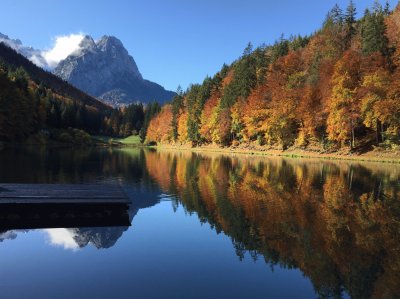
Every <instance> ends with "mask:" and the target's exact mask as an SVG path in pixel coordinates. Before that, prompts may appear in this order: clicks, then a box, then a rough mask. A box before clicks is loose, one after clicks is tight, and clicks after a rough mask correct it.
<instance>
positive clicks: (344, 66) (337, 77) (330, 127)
mask: <svg viewBox="0 0 400 299" xmlns="http://www.w3.org/2000/svg"><path fill="white" fill-rule="evenodd" d="M359 72H360V59H359V56H358V55H357V53H355V52H352V51H348V52H346V53H345V55H344V56H343V58H342V59H341V60H339V61H338V63H337V64H336V66H335V73H334V75H333V79H332V83H333V88H332V95H331V98H330V101H329V105H328V107H329V116H328V119H327V133H328V138H329V139H330V140H333V141H337V142H339V143H341V144H342V145H345V143H346V142H349V145H350V147H351V148H353V147H354V146H355V128H356V126H357V122H358V119H359V105H358V101H357V98H356V91H357V87H358V85H359V80H360V73H359Z"/></svg>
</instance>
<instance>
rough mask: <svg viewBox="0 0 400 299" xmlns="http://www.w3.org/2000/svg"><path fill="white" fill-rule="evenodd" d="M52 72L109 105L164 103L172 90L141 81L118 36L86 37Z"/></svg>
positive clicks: (133, 62)
mask: <svg viewBox="0 0 400 299" xmlns="http://www.w3.org/2000/svg"><path fill="white" fill-rule="evenodd" d="M54 73H55V74H56V75H58V76H59V77H61V78H62V79H64V80H66V81H68V82H70V83H71V84H73V85H75V86H76V87H78V88H79V89H82V90H83V91H85V92H87V93H88V94H90V95H92V96H95V97H97V98H99V99H101V100H102V101H104V102H106V103H107V104H111V105H112V106H123V105H128V104H131V103H134V102H144V103H146V102H151V101H154V100H157V101H159V102H165V101H168V100H170V99H171V98H172V97H173V96H174V94H175V93H173V92H171V91H166V90H165V89H164V88H163V87H162V86H160V85H158V84H156V83H153V82H150V81H148V80H144V79H143V78H142V75H141V74H140V72H139V69H138V67H137V65H136V63H135V60H134V59H133V58H132V56H130V55H129V53H128V51H127V50H126V49H125V48H124V46H123V44H122V43H121V41H120V40H119V39H117V38H116V37H113V36H103V37H102V38H101V39H100V40H99V41H97V42H96V41H94V40H93V39H92V38H91V37H90V36H86V37H85V38H84V39H83V40H82V41H81V44H80V50H78V51H76V52H74V53H72V54H71V55H69V56H68V57H67V58H66V59H64V60H62V61H61V62H60V63H59V64H58V66H57V67H56V69H55V70H54Z"/></svg>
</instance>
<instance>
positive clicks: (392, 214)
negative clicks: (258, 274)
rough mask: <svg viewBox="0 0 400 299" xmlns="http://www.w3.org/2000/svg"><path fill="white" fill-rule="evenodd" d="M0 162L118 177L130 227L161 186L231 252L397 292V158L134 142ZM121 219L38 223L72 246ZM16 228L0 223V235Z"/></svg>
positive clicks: (340, 290)
mask: <svg viewBox="0 0 400 299" xmlns="http://www.w3.org/2000/svg"><path fill="white" fill-rule="evenodd" d="M21 151H22V150H21ZM10 161H20V163H21V165H24V167H25V168H24V167H22V166H21V170H20V168H19V167H16V168H15V167H14V166H13V165H12V163H11V162H10ZM0 165H2V167H1V169H0V182H17V181H18V182H32V180H34V181H36V182H38V183H51V182H56V183H62V182H65V183H75V182H91V181H102V180H103V181H109V180H118V181H121V182H123V184H124V185H125V187H126V190H127V192H128V194H129V195H130V197H131V198H132V206H131V207H130V209H129V211H128V213H129V220H130V222H132V225H133V226H132V228H129V230H132V231H133V233H134V231H135V224H134V222H135V221H134V217H135V215H136V214H137V213H138V211H139V210H140V209H142V208H148V207H152V206H154V205H156V204H157V203H159V202H160V195H162V196H167V195H168V194H170V195H171V196H170V197H168V200H170V201H171V202H172V205H173V208H174V209H175V210H176V209H178V208H180V207H183V208H184V209H185V211H186V213H187V214H188V215H195V216H196V217H198V219H199V220H200V222H201V223H208V224H209V225H210V226H211V228H212V229H213V230H215V232H216V233H223V234H225V235H226V236H228V237H229V238H230V239H231V241H232V245H233V247H232V248H233V250H234V251H235V252H236V255H237V257H238V259H240V260H242V259H244V258H245V256H251V257H252V258H253V259H254V260H255V261H258V262H262V263H264V261H265V263H266V264H267V265H266V266H267V267H275V266H279V267H282V268H286V269H299V270H301V272H302V273H303V274H304V275H305V276H306V277H307V278H309V279H310V281H311V282H312V284H313V287H314V289H315V291H316V293H317V294H318V296H320V297H339V298H340V297H341V296H343V295H349V296H350V297H352V298H395V297H396V296H397V295H398V294H400V285H399V283H398V282H399V281H400V271H399V269H400V241H399V240H400V238H399V237H400V202H399V194H400V184H399V178H400V167H398V166H397V165H387V164H379V163H375V164H374V163H362V164H360V163H357V162H332V161H323V160H310V159H284V158H265V157H259V158H257V157H246V156H226V155H219V154H205V153H204V154H196V153H191V152H173V151H165V150H164V151H153V150H140V149H122V150H118V149H117V150H93V149H91V150H79V151H78V150H77V151H71V150H66V151H48V150H43V151H42V152H38V151H34V150H32V151H29V150H25V151H23V154H21V152H18V151H12V152H11V151H10V152H3V153H2V155H0ZM26 169H29V171H26ZM27 229H29V228H27ZM127 229H128V227H104V228H100V227H96V228H66V229H64V228H63V229H46V230H45V232H46V234H47V236H48V240H49V242H50V243H51V244H53V245H55V246H61V247H63V248H66V249H71V250H76V249H78V248H83V247H85V246H87V245H88V244H92V245H94V246H95V247H96V248H111V247H112V246H114V245H115V244H116V242H117V241H118V240H119V239H120V238H121V236H122V234H123V233H124V232H126V231H127ZM23 232H26V230H23ZM19 233H21V231H13V230H12V231H7V232H3V233H2V234H1V235H0V241H3V240H11V239H15V238H16V237H17V234H19ZM154 237H155V238H156V237H157V234H156V235H155V236H154ZM171 242H178V241H177V240H171ZM0 246H1V245H0Z"/></svg>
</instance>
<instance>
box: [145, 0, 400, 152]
mask: <svg viewBox="0 0 400 299" xmlns="http://www.w3.org/2000/svg"><path fill="white" fill-rule="evenodd" d="M355 16H356V8H355V6H354V4H353V3H352V2H350V4H349V6H348V7H347V9H346V11H345V12H343V11H342V10H341V9H340V8H339V7H338V6H335V7H334V8H333V9H332V11H330V12H329V14H328V16H327V18H326V20H325V22H324V24H323V27H322V28H321V29H320V30H319V31H317V32H316V33H315V34H314V35H312V36H310V37H301V36H295V37H291V38H290V39H288V40H287V39H284V38H281V39H280V40H278V41H277V42H276V43H275V44H274V45H272V46H262V47H258V48H257V49H255V50H253V49H252V47H251V45H249V46H248V47H247V48H246V49H245V51H244V53H243V55H242V56H241V57H240V58H239V59H238V60H236V61H235V62H234V63H232V64H231V65H229V66H227V65H224V66H223V68H222V69H221V71H220V72H218V73H217V74H216V75H215V76H214V77H212V78H209V77H207V78H206V79H205V80H204V82H203V84H202V85H193V86H191V87H189V88H188V90H187V91H186V92H184V93H182V95H180V96H179V101H178V100H174V101H175V103H178V104H179V105H178V106H179V109H175V110H176V111H173V115H172V116H171V115H170V114H168V113H166V110H168V109H169V108H168V106H166V108H164V110H165V112H164V113H163V114H162V115H160V116H159V118H157V120H156V121H154V122H152V123H151V126H150V128H149V134H148V136H147V139H148V141H155V142H166V141H167V142H170V143H176V142H179V143H180V144H182V143H188V142H191V143H192V144H193V145H195V146H197V145H202V144H210V143H214V144H218V145H221V146H231V145H234V146H236V145H243V146H247V145H252V144H254V145H258V146H267V147H274V148H281V149H286V148H289V147H293V146H295V147H302V148H306V147H307V146H318V147H319V148H321V149H339V148H348V149H351V150H353V149H357V148H363V147H364V146H371V145H382V146H389V147H393V148H398V145H399V143H400V44H399V40H400V38H399V36H400V7H397V8H396V9H394V10H393V11H390V9H389V7H388V6H386V7H382V6H381V5H380V4H379V3H378V2H375V4H374V6H373V8H371V9H370V10H366V11H365V13H364V16H363V17H362V18H361V19H359V20H356V18H355ZM174 101H173V102H174ZM160 118H162V119H163V120H162V121H161V120H160ZM169 119H173V120H174V119H176V120H178V121H175V122H173V123H172V128H170V127H169V125H170V123H166V122H168V121H169ZM185 125H186V128H184V126H185ZM167 127H168V129H167ZM171 130H172V131H173V132H177V134H175V135H176V136H172V138H171V135H169V134H170V132H171ZM154 132H158V133H157V134H155V133H154Z"/></svg>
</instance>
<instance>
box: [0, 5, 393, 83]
mask: <svg viewBox="0 0 400 299" xmlns="http://www.w3.org/2000/svg"><path fill="white" fill-rule="evenodd" d="M354 2H355V4H356V6H357V9H358V12H359V13H362V12H363V11H364V9H365V8H366V7H368V6H371V5H372V3H373V0H368V1H365V0H360V1H357V0H355V1H354ZM381 2H382V3H383V0H381ZM335 3H338V4H339V5H340V6H341V7H343V8H345V7H346V6H347V4H348V1H347V0H345V1H343V0H323V1H321V0H318V1H297V0H296V1H294V0H291V1H289V0H278V1H276V0H275V1H269V0H240V1H239V0H114V1H105V0H68V1H67V0H56V1H54V0H39V1H32V0H18V1H16V0H2V4H1V18H0V32H1V33H3V34H7V35H9V36H10V37H12V38H19V39H21V40H22V42H23V43H24V44H25V45H30V46H33V47H34V48H38V49H48V48H51V47H52V44H53V43H54V39H55V37H57V36H60V35H67V34H71V33H79V32H83V33H86V34H89V35H91V36H93V37H94V38H95V39H96V38H100V37H101V36H102V35H115V36H117V37H118V38H119V39H120V40H121V41H122V42H123V43H124V45H125V47H126V48H127V49H128V51H129V53H130V54H131V55H132V56H133V57H134V58H135V60H136V63H137V64H138V67H139V69H140V71H141V73H142V74H143V76H144V77H145V78H146V79H149V80H152V81H155V82H157V83H159V84H161V85H163V86H164V87H166V88H167V89H171V90H176V88H177V86H178V85H179V84H180V85H181V86H182V87H183V88H186V87H187V86H188V85H189V84H190V83H199V82H201V81H202V80H203V79H204V78H205V76H206V75H213V74H214V73H215V72H217V71H218V70H219V69H220V68H221V66H222V64H223V63H230V62H232V61H233V60H235V59H236V58H238V57H239V56H240V55H241V54H242V52H243V49H244V48H245V46H246V45H247V43H248V42H252V43H253V44H254V45H255V46H257V45H260V44H262V43H267V44H269V43H273V42H274V41H275V40H276V39H277V38H279V37H280V35H281V34H282V33H283V34H285V36H289V35H290V34H310V33H312V32H313V31H315V30H316V29H318V28H319V27H320V25H321V24H322V22H323V20H324V18H325V15H326V13H327V12H328V11H329V9H330V8H332V7H333V5H334V4H335ZM389 3H390V4H391V6H392V7H393V6H395V5H396V4H397V1H395V0H390V1H389Z"/></svg>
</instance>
